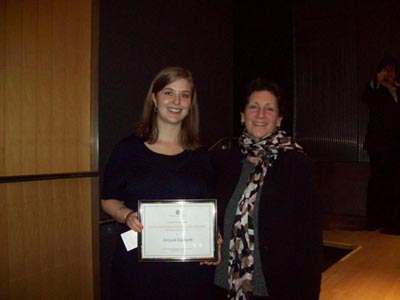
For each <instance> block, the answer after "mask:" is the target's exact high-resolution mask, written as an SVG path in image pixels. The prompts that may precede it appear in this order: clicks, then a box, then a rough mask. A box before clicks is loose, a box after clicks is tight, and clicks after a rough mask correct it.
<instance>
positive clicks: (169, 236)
mask: <svg viewBox="0 0 400 300" xmlns="http://www.w3.org/2000/svg"><path fill="white" fill-rule="evenodd" d="M139 220H140V222H141V223H142V224H143V226H144V229H143V231H142V232H141V234H140V235H139V259H140V260H141V261H204V260H208V261H214V260H216V237H217V232H216V230H217V227H216V200H181V199H174V200H141V201H139Z"/></svg>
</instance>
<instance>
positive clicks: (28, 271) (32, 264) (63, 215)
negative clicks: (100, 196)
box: [0, 178, 93, 300]
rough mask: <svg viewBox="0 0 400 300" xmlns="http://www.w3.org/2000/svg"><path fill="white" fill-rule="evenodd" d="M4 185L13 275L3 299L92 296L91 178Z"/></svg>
mask: <svg viewBox="0 0 400 300" xmlns="http://www.w3.org/2000/svg"><path fill="white" fill-rule="evenodd" d="M0 187H1V190H0V193H1V199H2V201H1V202H0V204H1V205H2V206H3V207H2V209H3V211H5V212H6V214H5V215H4V217H3V218H1V219H4V220H5V221H2V222H3V223H5V224H1V225H5V226H1V227H0V235H1V236H2V246H1V248H0V254H1V255H4V254H8V264H7V266H6V268H5V269H6V271H7V272H6V273H8V277H9V279H8V282H7V280H1V282H2V284H4V282H5V283H8V284H9V285H8V284H7V285H5V286H2V290H1V291H0V295H1V296H3V298H1V297H0V299H13V300H14V299H26V297H27V295H29V299H82V300H86V299H93V274H92V273H93V263H92V250H93V249H92V224H91V220H92V216H91V203H90V201H88V199H90V194H91V179H90V178H83V179H66V180H51V181H36V182H24V183H9V184H3V185H1V186H0ZM7 228H8V229H10V228H12V230H7ZM0 261H2V262H3V261H4V260H3V256H2V259H1V260H0ZM2 267H3V266H2ZM1 273H2V274H3V272H1ZM1 276H3V275H1ZM1 279H6V278H1ZM5 288H6V290H5ZM7 288H8V290H7Z"/></svg>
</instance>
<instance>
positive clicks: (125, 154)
mask: <svg viewBox="0 0 400 300" xmlns="http://www.w3.org/2000/svg"><path fill="white" fill-rule="evenodd" d="M198 113H199V109H198V103H197V97H196V89H195V86H194V82H193V78H192V75H191V73H190V72H189V71H188V70H185V69H183V68H180V67H170V68H166V69H163V70H161V71H160V72H159V73H158V74H157V76H156V77H155V78H154V80H153V82H152V83H151V85H150V89H149V92H148V94H147V97H146V99H145V102H144V108H143V115H142V120H141V122H140V126H139V129H138V132H137V134H136V135H132V136H129V137H127V138H125V139H124V140H122V141H121V142H120V143H119V144H118V145H117V146H116V148H115V149H114V151H113V154H112V155H111V157H110V160H109V162H108V164H107V167H106V171H105V175H104V186H103V192H102V198H103V199H102V201H101V204H102V207H103V209H104V211H105V212H107V213H108V214H109V215H111V216H112V217H114V219H115V220H116V221H118V222H119V223H121V224H122V226H121V232H124V231H127V230H129V229H132V230H134V231H136V232H141V231H142V230H146V228H143V225H142V224H141V222H140V221H139V220H138V214H137V209H138V207H137V206H138V200H140V199H178V198H180V199H204V198H210V197H213V196H214V193H213V192H212V188H211V187H212V186H213V184H212V171H211V164H210V161H209V156H208V152H207V150H206V149H204V148H201V147H200V145H199V135H198V131H199V126H198V121H199V119H198ZM112 264H113V265H112V287H113V288H112V293H113V298H114V299H118V300H128V299H144V300H146V299H185V300H186V299H209V298H210V297H211V295H210V291H211V290H212V288H211V287H212V285H213V284H212V280H213V272H214V270H213V267H212V266H206V265H205V264H203V266H201V265H200V264H199V263H195V262H185V263H182V262H169V263H166V262H165V263H163V262H138V252H137V249H134V250H132V251H129V252H128V251H127V250H126V249H125V246H124V244H123V242H122V239H121V238H119V237H118V240H117V246H116V250H115V253H114V256H113V262H112ZM208 264H211V265H212V264H213V263H211V262H210V263H208Z"/></svg>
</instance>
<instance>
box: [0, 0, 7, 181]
mask: <svg viewBox="0 0 400 300" xmlns="http://www.w3.org/2000/svg"><path fill="white" fill-rule="evenodd" d="M5 12H6V3H5V0H0V176H2V175H4V173H5V126H6V121H5V114H4V113H5V109H6V108H5V105H6V102H5V30H6V24H5V23H6V22H5V18H6V13H5Z"/></svg>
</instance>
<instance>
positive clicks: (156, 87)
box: [137, 67, 200, 150]
mask: <svg viewBox="0 0 400 300" xmlns="http://www.w3.org/2000/svg"><path fill="white" fill-rule="evenodd" d="M179 79H186V80H187V81H188V82H189V84H190V87H191V89H192V102H191V104H190V108H189V113H188V115H187V116H186V117H185V119H184V120H183V121H182V128H181V132H180V136H179V142H180V144H181V146H182V147H183V148H184V149H186V150H194V149H197V148H198V147H199V146H200V140H199V106H198V101H197V94H196V88H195V85H194V81H193V76H192V73H191V72H190V71H189V70H186V69H184V68H181V67H167V68H165V69H162V70H161V71H160V72H159V73H158V74H157V75H156V77H155V78H154V79H153V81H152V82H151V85H150V88H149V91H148V93H147V95H146V98H145V100H144V105H143V112H142V118H141V120H140V121H139V123H138V128H137V133H138V135H139V137H140V138H142V139H143V140H144V141H145V142H148V143H150V144H154V143H155V142H156V141H157V139H158V127H157V112H156V111H155V106H154V102H153V100H152V95H153V94H157V93H158V92H159V91H161V90H162V89H163V88H164V87H165V86H167V85H168V84H171V83H172V82H174V81H176V80H179Z"/></svg>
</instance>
